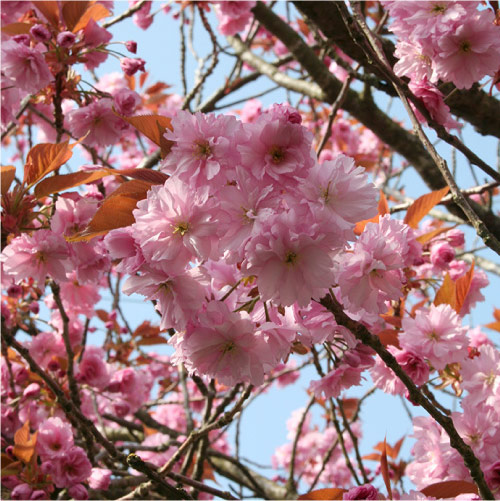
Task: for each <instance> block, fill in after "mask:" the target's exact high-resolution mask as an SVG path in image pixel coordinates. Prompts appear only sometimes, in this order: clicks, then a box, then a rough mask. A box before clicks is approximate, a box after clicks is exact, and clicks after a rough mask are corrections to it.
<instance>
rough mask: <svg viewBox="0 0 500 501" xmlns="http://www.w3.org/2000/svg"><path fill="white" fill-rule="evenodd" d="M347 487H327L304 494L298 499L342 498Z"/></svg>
mask: <svg viewBox="0 0 500 501" xmlns="http://www.w3.org/2000/svg"><path fill="white" fill-rule="evenodd" d="M344 492H347V491H346V490H345V489H338V488H336V487H333V488H327V489H317V490H315V491H311V492H308V493H307V494H302V495H301V496H299V497H298V498H297V499H335V500H336V499H342V498H343V495H344Z"/></svg>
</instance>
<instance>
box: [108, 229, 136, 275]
mask: <svg viewBox="0 0 500 501" xmlns="http://www.w3.org/2000/svg"><path fill="white" fill-rule="evenodd" d="M134 233H135V232H134V231H133V230H132V228H131V227H126V228H117V229H116V230H112V231H110V232H109V233H108V234H107V235H106V236H105V237H104V245H105V246H106V249H107V250H108V252H109V256H110V257H111V259H113V260H115V259H121V260H122V261H121V263H120V264H119V265H117V266H116V268H115V269H116V271H118V272H120V273H128V274H130V275H132V274H134V273H135V272H136V271H137V270H138V269H139V268H140V267H141V266H142V265H143V263H144V256H143V255H142V251H141V248H140V243H139V242H138V241H137V240H136V239H135V238H134V236H133V234H134Z"/></svg>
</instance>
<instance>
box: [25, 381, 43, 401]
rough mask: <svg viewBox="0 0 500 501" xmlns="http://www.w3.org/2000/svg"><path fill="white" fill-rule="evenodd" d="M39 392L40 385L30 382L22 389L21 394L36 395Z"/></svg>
mask: <svg viewBox="0 0 500 501" xmlns="http://www.w3.org/2000/svg"><path fill="white" fill-rule="evenodd" d="M39 393H40V385H39V384H38V383H31V384H30V385H28V386H26V389H25V390H24V391H23V396H25V397H26V398H30V397H36V396H37V395H38V394H39Z"/></svg>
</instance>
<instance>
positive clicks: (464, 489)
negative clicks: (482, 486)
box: [420, 480, 477, 499]
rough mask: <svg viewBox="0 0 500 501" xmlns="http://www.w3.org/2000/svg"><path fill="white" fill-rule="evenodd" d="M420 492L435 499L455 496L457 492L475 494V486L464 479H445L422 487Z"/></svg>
mask: <svg viewBox="0 0 500 501" xmlns="http://www.w3.org/2000/svg"><path fill="white" fill-rule="evenodd" d="M420 492H422V494H424V495H426V496H433V497H435V498H437V499H442V498H446V499H447V498H456V497H457V496H458V495H459V494H466V493H471V494H477V487H476V485H475V484H473V483H471V482H466V481H465V480H447V481H445V482H437V483H435V484H431V485H428V486H427V487H424V488H423V489H422V490H421V491H420Z"/></svg>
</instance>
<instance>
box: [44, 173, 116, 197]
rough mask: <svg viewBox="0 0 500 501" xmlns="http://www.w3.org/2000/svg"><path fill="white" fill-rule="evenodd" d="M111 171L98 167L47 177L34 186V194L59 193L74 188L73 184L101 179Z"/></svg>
mask: <svg viewBox="0 0 500 501" xmlns="http://www.w3.org/2000/svg"><path fill="white" fill-rule="evenodd" d="M110 171H111V172H110ZM112 173H113V171H112V169H99V170H92V171H80V172H73V173H72V174H62V175H60V176H52V177H48V178H45V179H43V180H42V181H40V182H39V183H38V184H37V185H36V186H35V196H36V197H37V198H43V197H46V196H48V195H52V193H60V192H61V191H64V190H68V189H69V188H74V187H75V186H80V185H82V184H88V183H91V182H93V181H97V180H98V179H102V178H103V177H105V176H109V175H110V174H112Z"/></svg>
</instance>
